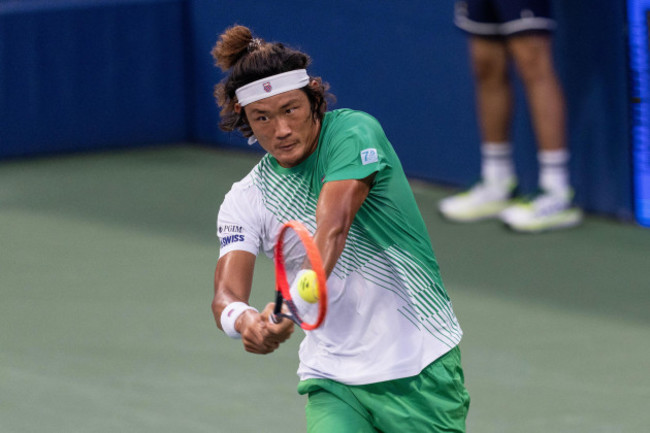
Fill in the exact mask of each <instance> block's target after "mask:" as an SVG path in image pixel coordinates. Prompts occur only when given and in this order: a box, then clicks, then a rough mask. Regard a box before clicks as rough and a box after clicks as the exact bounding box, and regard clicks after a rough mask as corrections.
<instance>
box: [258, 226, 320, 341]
mask: <svg viewBox="0 0 650 433" xmlns="http://www.w3.org/2000/svg"><path fill="white" fill-rule="evenodd" d="M289 230H292V231H294V232H295V233H296V234H297V235H298V239H299V240H300V242H299V244H300V245H298V246H297V247H302V248H304V256H306V260H305V262H304V265H303V269H304V268H306V269H310V270H312V271H314V273H315V274H316V278H315V282H316V286H317V287H316V289H317V293H318V295H317V296H316V297H315V299H312V301H313V302H309V303H306V302H305V301H303V300H302V299H294V298H293V296H292V294H291V290H290V289H291V287H290V285H289V281H287V270H286V267H285V236H286V234H287V233H288V231H289ZM300 255H301V256H302V254H300ZM274 261H275V308H274V310H273V314H272V315H271V320H272V321H273V322H274V323H279V322H280V321H281V320H282V319H283V318H287V319H290V320H293V321H294V322H295V323H296V324H297V325H298V326H300V327H301V328H302V329H304V330H305V331H312V330H314V329H316V328H318V327H319V326H320V325H321V324H322V323H323V320H325V315H326V313H327V286H326V284H327V278H326V276H325V270H324V268H323V261H322V260H321V257H320V253H319V252H318V248H317V247H316V244H315V243H314V239H313V238H312V236H311V234H310V233H309V231H308V230H307V229H306V228H305V226H303V225H302V224H301V223H300V222H298V221H295V220H292V221H289V222H287V223H285V224H284V226H283V227H282V229H281V230H280V235H279V237H278V241H277V243H276V244H275V254H274ZM312 282H313V281H312ZM294 296H296V294H295V293H294ZM283 304H285V305H286V306H287V307H288V310H289V314H286V313H283V312H282V305H283Z"/></svg>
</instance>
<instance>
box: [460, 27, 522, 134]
mask: <svg viewBox="0 0 650 433" xmlns="http://www.w3.org/2000/svg"><path fill="white" fill-rule="evenodd" d="M469 44H470V56H471V61H472V72H473V75H474V81H475V84H476V107H477V115H478V122H479V129H480V132H481V139H482V141H483V142H489V143H506V142H508V141H509V136H510V122H511V120H512V86H511V83H510V77H509V75H508V52H507V48H506V44H505V43H504V41H503V40H501V39H496V38H482V37H475V36H472V37H471V38H470V42H469Z"/></svg>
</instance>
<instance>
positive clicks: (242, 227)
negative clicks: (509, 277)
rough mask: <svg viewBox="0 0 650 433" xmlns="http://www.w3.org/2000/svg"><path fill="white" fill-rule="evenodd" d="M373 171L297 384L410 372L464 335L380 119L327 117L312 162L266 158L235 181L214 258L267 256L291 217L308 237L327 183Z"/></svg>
mask: <svg viewBox="0 0 650 433" xmlns="http://www.w3.org/2000/svg"><path fill="white" fill-rule="evenodd" d="M373 173H375V178H374V182H373V185H372V188H371V190H370V193H369V195H368V197H367V198H366V200H365V201H364V203H363V205H362V206H361V209H360V210H359V212H358V213H357V215H356V217H355V219H354V222H353V224H352V227H351V228H350V232H349V235H348V239H347V241H346V245H345V248H344V250H343V253H342V254H341V257H340V258H339V260H338V262H337V264H336V266H335V268H334V270H333V272H332V274H331V275H330V277H329V279H328V281H327V284H328V286H327V287H328V291H329V306H328V313H327V314H328V315H327V317H326V319H325V322H324V323H323V325H321V327H320V328H318V329H317V330H314V331H310V332H307V333H306V335H305V338H304V340H303V341H302V343H301V346H300V366H299V368H298V375H299V377H300V379H301V380H304V379H309V378H326V379H332V380H336V381H338V382H342V383H345V384H349V385H359V384H367V383H375V382H381V381H386V380H392V379H398V378H402V377H408V376H414V375H416V374H418V373H419V372H420V371H421V370H422V369H423V368H424V367H426V366H427V365H428V364H430V363H431V362H433V361H434V360H436V359H437V358H438V357H440V356H441V355H443V354H445V353H446V352H448V351H449V350H450V349H452V348H453V347H455V346H456V345H457V344H458V343H459V342H460V339H461V336H462V331H461V329H460V327H459V325H458V321H457V319H456V316H455V314H454V312H453V309H452V305H451V302H450V300H449V297H448V295H447V292H446V291H445V289H444V287H443V284H442V280H441V278H440V272H439V268H438V264H437V262H436V259H435V256H434V253H433V249H432V247H431V242H430V240H429V237H428V234H427V229H426V226H425V224H424V221H423V220H422V216H421V215H420V212H419V210H418V207H417V204H416V202H415V198H414V197H413V193H412V190H411V188H410V185H409V183H408V181H407V178H406V176H405V174H404V171H403V169H402V166H401V163H400V161H399V159H398V157H397V155H396V153H395V151H394V149H393V147H392V145H391V144H390V142H389V141H388V139H387V138H386V135H385V134H384V132H383V130H382V128H381V126H380V125H379V122H377V120H376V119H374V118H373V117H372V116H370V115H368V114H366V113H363V112H360V111H353V110H347V109H343V110H336V111H332V112H328V113H326V115H325V118H324V119H323V124H322V128H321V133H320V137H319V141H318V147H317V148H316V150H315V151H314V153H312V154H311V155H310V156H309V158H307V159H306V160H305V161H303V162H302V163H301V164H299V165H298V166H296V167H292V168H283V167H281V166H280V165H279V164H278V162H277V161H276V160H275V159H274V158H273V157H272V156H271V155H269V154H267V155H265V156H264V157H263V158H262V160H261V161H260V162H259V163H258V164H257V165H256V166H255V168H253V170H252V171H251V172H250V173H249V174H248V175H247V176H246V177H245V178H244V179H243V180H241V181H240V182H237V183H235V184H234V185H233V187H232V189H231V190H230V192H229V193H228V194H227V195H226V197H225V199H224V202H223V204H222V205H221V208H220V210H219V218H218V222H217V232H218V236H219V239H220V242H221V250H220V256H223V255H225V254H227V253H228V252H230V251H233V250H244V251H249V252H251V253H253V254H255V255H257V254H258V253H259V252H260V251H264V252H265V253H266V255H267V256H269V257H272V256H273V247H274V245H275V242H276V240H277V237H278V233H279V231H280V228H281V227H282V225H283V224H284V223H285V222H287V221H289V220H292V219H295V220H298V221H301V222H302V223H303V224H304V225H305V226H306V227H307V228H308V229H309V230H310V231H311V232H312V233H313V232H315V230H316V216H315V215H316V203H317V201H318V196H319V194H320V191H321V188H322V186H323V184H324V183H326V182H329V181H335V180H344V179H363V178H366V177H368V176H369V175H371V174H373ZM291 234H292V233H291V232H290V235H291ZM298 242H299V241H298V240H297V238H296V237H295V236H289V237H288V239H286V243H287V244H288V246H287V252H285V261H286V263H287V271H288V274H289V277H290V279H289V281H291V278H292V277H293V275H295V272H297V270H298V269H299V267H300V265H301V264H302V262H303V259H304V256H303V255H302V253H300V252H298V251H299V248H294V246H296V245H297V244H298ZM264 289H265V290H271V289H272V287H267V288H264Z"/></svg>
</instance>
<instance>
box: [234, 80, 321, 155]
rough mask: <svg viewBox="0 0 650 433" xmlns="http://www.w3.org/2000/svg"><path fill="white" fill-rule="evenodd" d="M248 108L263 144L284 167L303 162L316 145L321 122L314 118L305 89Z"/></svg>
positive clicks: (250, 105) (259, 139)
mask: <svg viewBox="0 0 650 433" xmlns="http://www.w3.org/2000/svg"><path fill="white" fill-rule="evenodd" d="M245 110H246V117H247V118H248V123H249V125H250V126H251V129H252V130H253V134H255V137H256V138H257V141H259V143H260V146H262V148H263V149H264V150H266V151H267V152H268V153H270V154H271V155H272V156H273V157H274V158H275V159H276V160H277V161H278V163H279V164H280V165H281V166H282V167H294V166H296V165H298V164H300V163H301V162H303V161H304V160H305V159H307V157H308V156H309V155H311V154H312V152H313V151H314V150H315V149H316V146H317V145H318V135H319V133H320V122H319V121H318V120H315V119H314V118H313V116H312V112H311V106H310V104H309V99H308V98H307V95H306V94H305V92H303V91H302V90H300V89H298V90H291V91H289V92H285V93H280V94H279V95H275V96H271V97H270V98H266V99H261V100H259V101H256V102H252V103H250V104H248V105H247V106H246V107H245Z"/></svg>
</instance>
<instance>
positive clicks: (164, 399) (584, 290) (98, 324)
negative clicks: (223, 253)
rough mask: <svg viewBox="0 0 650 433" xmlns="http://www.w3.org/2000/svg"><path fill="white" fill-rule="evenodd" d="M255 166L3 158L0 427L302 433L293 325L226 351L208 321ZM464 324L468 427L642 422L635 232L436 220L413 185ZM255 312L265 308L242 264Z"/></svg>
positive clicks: (606, 426) (594, 222)
mask: <svg viewBox="0 0 650 433" xmlns="http://www.w3.org/2000/svg"><path fill="white" fill-rule="evenodd" d="M258 158H259V155H255V154H241V153H235V152H232V151H218V150H214V149H206V148H201V147H192V146H183V145H179V146H172V147H161V148H153V149H144V150H135V151H120V152H112V153H102V154H88V155H72V156H60V157H54V158H42V159H34V160H13V161H4V162H0V432H2V433H23V432H24V433H27V432H29V433H32V432H48V433H57V432H68V433H69V432H83V433H86V432H97V433H100V432H138V433H145V432H157V433H159V432H185V433H190V432H211V433H222V432H224V433H230V432H234V433H238V432H243V433H247V432H257V431H263V432H271V433H273V432H301V431H304V430H305V421H304V414H303V410H304V404H305V400H304V398H303V397H301V396H299V395H298V394H297V393H296V391H295V389H296V384H297V377H296V375H295V371H296V368H297V364H298V360H297V347H298V343H299V339H300V338H299V336H300V331H298V332H296V334H295V335H294V338H292V340H290V341H289V342H288V343H287V344H285V345H284V346H283V347H281V348H280V350H279V351H277V352H276V353H274V354H272V355H267V356H259V355H252V354H248V353H246V352H244V351H243V349H242V347H241V345H240V343H239V342H237V341H233V340H230V339H228V338H227V337H225V336H224V335H223V334H222V333H221V332H220V331H218V329H217V328H216V326H215V324H214V319H213V318H212V313H211V311H210V301H211V298H212V277H213V271H214V265H215V261H216V258H217V254H218V245H217V242H216V236H215V219H216V215H217V211H218V206H219V203H220V202H221V199H222V198H223V196H224V194H225V192H226V191H227V190H228V189H229V188H230V185H231V184H232V183H233V182H234V181H236V180H239V179H240V178H241V177H243V176H244V175H245V174H246V173H247V172H248V171H249V170H250V168H251V167H252V166H253V164H254V163H255V162H256V160H257V159H258ZM413 188H414V191H415V194H416V197H417V199H418V202H419V204H420V207H421V210H422V213H423V215H424V217H425V219H426V221H427V225H428V227H429V233H430V235H431V238H432V240H433V245H434V248H435V250H436V254H437V256H438V260H439V262H440V265H441V268H442V272H443V278H444V280H445V284H446V287H447V290H448V291H449V293H450V296H451V298H452V300H453V302H454V307H455V309H456V312H457V315H458V317H459V319H460V322H461V325H462V327H463V329H464V331H465V336H464V339H463V342H462V343H461V350H462V353H463V364H464V368H465V373H466V385H467V387H468V389H469V391H470V394H471V396H472V404H471V408H470V415H469V419H468V431H470V432H476V433H478V432H481V433H497V432H498V433H510V432H512V433H515V432H516V433H522V432H524V433H548V432H567V433H568V432H572V433H583V432H584V433H587V432H588V433H600V432H613V433H614V432H615V433H619V432H620V433H623V432H626V433H627V432H629V433H639V432H646V431H648V426H649V425H650V361H649V360H650V314H649V313H648V308H649V307H650V282H649V278H648V277H649V276H650V272H649V270H650V229H644V228H640V227H636V226H634V225H628V224H623V223H619V222H616V221H612V220H608V219H604V218H600V217H594V216H590V217H589V218H587V220H586V222H585V224H584V225H582V226H581V227H579V228H577V229H574V230H567V231H563V232H557V233H549V234H545V235H539V236H535V235H517V234H514V233H511V232H508V231H506V230H505V229H504V228H503V227H502V226H501V225H500V224H499V223H497V222H494V221H488V222H483V223H478V224H475V225H458V224H451V223H448V222H445V221H443V220H442V219H441V218H440V217H439V216H438V214H437V213H436V202H437V201H438V200H439V199H440V198H442V197H443V196H444V195H445V194H448V193H450V192H452V191H451V190H449V189H445V188H442V187H436V186H432V185H428V184H424V183H420V182H414V183H413ZM258 264H259V266H258V268H257V271H256V274H255V287H254V296H253V299H252V304H253V305H255V306H257V307H260V308H261V307H263V306H264V304H265V303H266V302H269V301H270V300H271V299H272V291H273V287H272V285H271V282H272V281H273V269H272V264H271V262H270V260H268V259H266V258H261V259H259V260H258Z"/></svg>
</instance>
